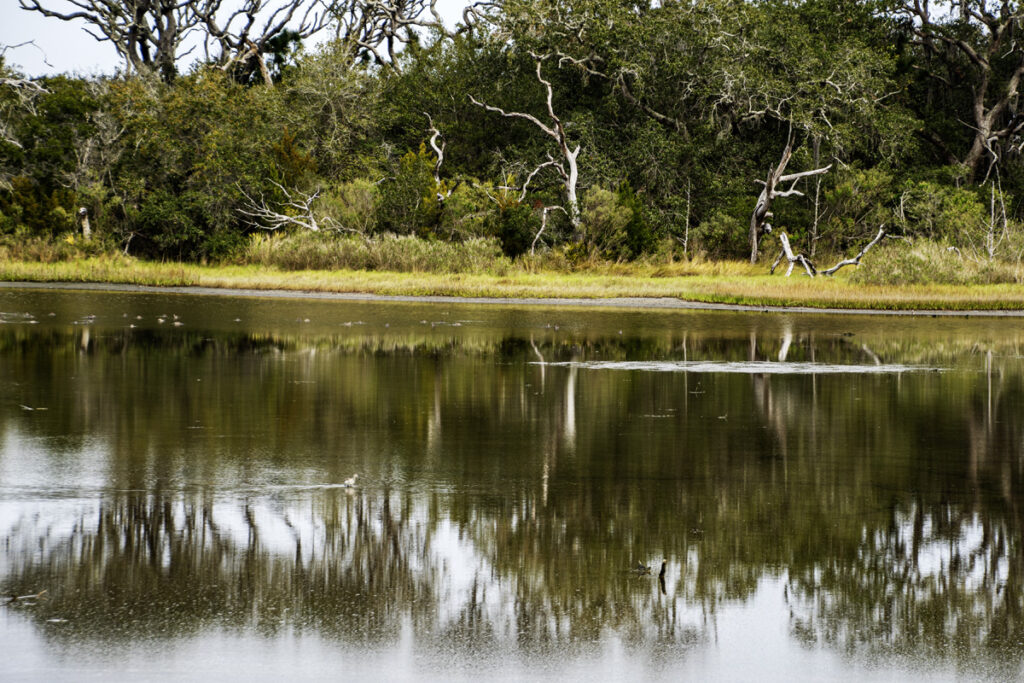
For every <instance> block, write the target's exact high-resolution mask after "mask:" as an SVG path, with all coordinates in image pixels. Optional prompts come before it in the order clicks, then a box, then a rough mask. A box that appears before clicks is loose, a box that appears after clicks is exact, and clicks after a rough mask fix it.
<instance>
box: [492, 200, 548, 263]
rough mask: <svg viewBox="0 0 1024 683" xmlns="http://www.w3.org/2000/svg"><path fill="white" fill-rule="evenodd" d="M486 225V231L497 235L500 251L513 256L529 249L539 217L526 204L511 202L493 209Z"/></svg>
mask: <svg viewBox="0 0 1024 683" xmlns="http://www.w3.org/2000/svg"><path fill="white" fill-rule="evenodd" d="M549 222H550V216H549ZM486 225H487V228H486V229H487V232H489V233H490V234H492V235H495V236H496V237H497V239H498V243H499V244H501V251H502V252H503V253H504V254H505V255H506V256H509V257H512V258H515V257H516V256H520V255H522V254H525V253H526V252H528V251H529V250H530V245H531V244H533V238H534V236H536V234H537V231H538V230H540V219H539V218H538V217H537V214H535V213H534V212H533V210H532V209H530V207H529V206H527V205H526V204H519V203H512V204H509V205H508V206H499V207H498V208H497V210H495V211H493V212H492V213H491V214H490V215H489V216H488V218H487V222H486Z"/></svg>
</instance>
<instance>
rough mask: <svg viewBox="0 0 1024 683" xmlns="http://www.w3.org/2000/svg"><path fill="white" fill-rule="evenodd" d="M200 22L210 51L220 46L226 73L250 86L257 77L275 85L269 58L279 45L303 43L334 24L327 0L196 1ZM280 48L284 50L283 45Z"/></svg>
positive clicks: (330, 4)
mask: <svg viewBox="0 0 1024 683" xmlns="http://www.w3.org/2000/svg"><path fill="white" fill-rule="evenodd" d="M189 4H192V5H193V6H194V7H195V13H196V16H197V18H198V21H199V22H201V24H202V26H203V27H204V28H205V30H206V51H207V54H208V55H209V51H210V46H211V45H216V46H217V47H218V48H219V54H218V55H217V56H216V57H215V60H216V61H217V63H218V64H219V66H220V68H221V69H222V70H223V71H226V72H230V73H233V74H235V77H236V78H237V79H238V80H240V81H242V82H247V81H248V80H249V79H250V78H252V77H253V76H254V75H255V74H256V73H259V75H260V79H261V80H262V81H263V82H264V83H265V84H266V85H270V84H271V75H270V70H269V69H268V68H267V63H266V57H265V55H267V54H269V53H271V52H273V48H274V47H275V45H274V43H275V41H280V40H281V39H282V38H284V39H286V40H294V41H301V40H305V39H306V38H309V37H310V36H312V35H314V34H316V33H318V32H319V31H321V30H322V29H323V28H325V27H326V26H327V25H328V23H330V21H332V18H333V17H332V13H331V6H332V5H333V3H327V4H325V3H324V2H323V0H285V2H281V3H278V4H276V5H274V4H270V3H268V0H244V2H242V3H234V2H229V3H228V5H229V7H228V8H224V0H193V2H191V3H189ZM276 47H280V46H279V45H278V46H276Z"/></svg>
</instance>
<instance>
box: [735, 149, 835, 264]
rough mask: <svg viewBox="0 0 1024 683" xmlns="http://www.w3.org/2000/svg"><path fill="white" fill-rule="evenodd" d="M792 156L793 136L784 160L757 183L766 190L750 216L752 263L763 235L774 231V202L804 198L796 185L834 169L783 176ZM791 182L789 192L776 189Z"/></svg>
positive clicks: (783, 156) (825, 167)
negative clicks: (805, 179)
mask: <svg viewBox="0 0 1024 683" xmlns="http://www.w3.org/2000/svg"><path fill="white" fill-rule="evenodd" d="M791 156H793V137H792V135H790V137H789V139H787V140H786V148H785V149H784V150H783V151H782V158H781V159H780V160H779V163H778V164H776V165H775V167H774V168H770V169H768V179H767V180H757V181H755V182H757V183H759V184H761V185H764V189H762V190H761V194H760V196H758V198H757V203H756V204H755V205H754V213H753V214H752V215H751V216H750V262H751V263H757V244H758V240H759V239H760V237H761V235H762V234H763V233H769V232H771V231H772V226H771V223H769V222H768V219H769V218H772V216H773V214H772V211H771V208H772V201H773V200H775V199H778V198H779V197H803V196H804V193H803V192H801V191H800V190H798V189H796V184H797V183H798V182H799V181H800V180H801V179H803V178H808V177H810V176H816V175H821V174H823V173H828V171H829V170H830V169H831V168H832V164H829V165H828V166H824V167H822V168H816V169H814V170H812V171H801V172H800V173H790V174H787V175H783V173H785V171H786V165H787V164H788V163H789V159H790V157H791ZM789 182H791V183H792V185H790V186H789V189H788V190H777V189H775V188H776V186H778V185H779V184H780V183H789Z"/></svg>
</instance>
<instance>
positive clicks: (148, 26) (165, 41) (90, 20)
mask: <svg viewBox="0 0 1024 683" xmlns="http://www.w3.org/2000/svg"><path fill="white" fill-rule="evenodd" d="M61 1H62V3H63V5H57V6H58V7H61V6H63V7H66V6H70V7H71V8H72V9H71V10H70V11H58V10H56V9H53V6H54V5H55V4H57V2H56V0H18V2H19V4H20V7H21V8H22V9H25V10H29V11H32V12H39V13H40V14H42V15H43V16H46V17H53V18H55V19H61V20H63V21H84V22H85V23H86V24H88V28H86V32H87V33H89V35H91V36H92V37H93V38H95V39H96V40H98V41H100V42H110V43H111V44H113V46H114V49H116V50H117V52H118V54H119V55H121V57H122V58H123V59H124V60H125V62H126V64H127V66H128V68H129V69H130V70H132V71H135V72H136V73H147V72H151V71H154V72H157V73H159V74H160V77H161V78H162V79H163V80H164V81H167V82H170V81H172V80H174V77H175V76H176V75H177V59H178V57H179V54H178V50H179V48H180V47H181V43H182V40H183V39H184V38H185V36H186V35H187V34H188V32H189V31H191V30H192V29H193V28H195V27H196V25H197V24H198V23H199V15H198V14H197V13H196V11H195V10H196V4H197V2H195V1H189V0H61Z"/></svg>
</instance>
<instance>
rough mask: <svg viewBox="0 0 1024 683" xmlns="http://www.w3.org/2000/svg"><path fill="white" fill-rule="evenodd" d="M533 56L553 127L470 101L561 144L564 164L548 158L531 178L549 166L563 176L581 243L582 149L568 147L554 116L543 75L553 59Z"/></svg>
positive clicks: (551, 94)
mask: <svg viewBox="0 0 1024 683" xmlns="http://www.w3.org/2000/svg"><path fill="white" fill-rule="evenodd" d="M531 56H532V57H533V58H534V60H535V61H536V63H537V80H538V81H540V82H541V84H542V85H543V86H544V88H545V89H546V90H547V100H546V102H547V110H548V111H547V113H548V118H549V119H551V125H547V124H545V123H543V122H542V121H541V120H540V119H538V118H537V117H536V116H534V115H532V114H527V113H525V112H518V111H505V110H504V109H501V108H499V107H492V106H491V105H489V104H484V103H483V102H480V101H478V100H477V99H476V98H475V97H473V96H472V95H470V96H469V99H470V101H472V102H473V104H475V105H477V106H478V107H483V108H484V109H486V110H487V111H493V112H496V113H498V114H501V115H502V116H504V117H506V118H510V119H525V120H526V121H529V122H530V123H532V124H533V125H535V126H536V127H537V128H539V129H540V130H541V131H542V132H543V133H544V134H545V135H547V136H548V137H551V138H553V139H554V140H555V142H557V143H558V150H559V153H560V154H561V156H562V160H561V161H559V160H556V159H555V158H554V157H553V156H551V155H550V154H548V161H547V162H545V163H543V164H541V165H540V166H538V167H537V169H536V170H535V171H534V173H533V174H531V178H532V177H533V175H534V174H536V172H537V171H539V170H540V169H541V168H544V167H546V166H551V167H553V168H554V169H555V170H556V171H558V175H559V176H561V178H562V184H563V185H564V187H565V200H566V204H568V207H569V208H568V210H567V211H566V213H567V214H569V222H570V223H571V224H572V230H573V239H574V240H575V241H577V242H578V241H580V240H581V239H583V234H582V232H581V230H580V223H581V220H580V206H579V200H578V199H577V196H576V184H577V182H578V181H579V167H578V165H577V163H576V159H577V158H578V157H579V154H580V145H576V147H575V148H571V147H570V146H569V138H568V136H567V135H566V134H565V126H564V125H562V120H561V119H560V118H558V115H557V114H555V109H554V105H553V103H552V100H553V99H554V89H553V88H552V87H551V83H550V81H546V80H544V76H543V74H542V73H541V65H542V64H543V63H544V61H545V60H546V59H548V57H550V56H551V55H537V54H532V53H531ZM563 161H564V164H563ZM566 167H568V168H566Z"/></svg>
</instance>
